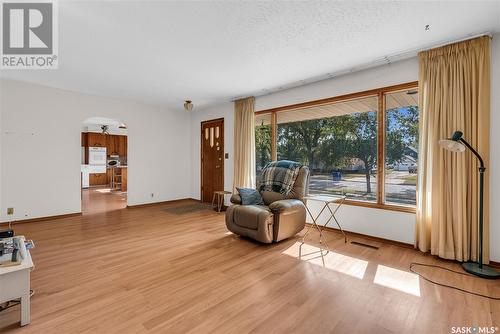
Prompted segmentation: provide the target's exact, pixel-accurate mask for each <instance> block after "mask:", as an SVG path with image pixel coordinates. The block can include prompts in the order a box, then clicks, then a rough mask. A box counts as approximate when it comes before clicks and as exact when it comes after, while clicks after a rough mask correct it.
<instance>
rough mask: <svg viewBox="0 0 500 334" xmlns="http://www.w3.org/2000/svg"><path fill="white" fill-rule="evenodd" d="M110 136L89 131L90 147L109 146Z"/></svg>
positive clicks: (88, 141) (88, 140)
mask: <svg viewBox="0 0 500 334" xmlns="http://www.w3.org/2000/svg"><path fill="white" fill-rule="evenodd" d="M107 137H108V136H107V135H103V134H100V133H95V132H87V144H88V147H107V144H108V138H107Z"/></svg>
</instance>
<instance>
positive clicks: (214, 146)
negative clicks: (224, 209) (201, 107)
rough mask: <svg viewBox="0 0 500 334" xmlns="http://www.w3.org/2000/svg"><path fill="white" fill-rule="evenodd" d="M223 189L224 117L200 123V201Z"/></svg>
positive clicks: (209, 200) (207, 200)
mask: <svg viewBox="0 0 500 334" xmlns="http://www.w3.org/2000/svg"><path fill="white" fill-rule="evenodd" d="M219 190H224V119H223V118H220V119H214V120H211V121H206V122H202V123H201V201H202V202H211V201H212V197H213V194H214V191H219Z"/></svg>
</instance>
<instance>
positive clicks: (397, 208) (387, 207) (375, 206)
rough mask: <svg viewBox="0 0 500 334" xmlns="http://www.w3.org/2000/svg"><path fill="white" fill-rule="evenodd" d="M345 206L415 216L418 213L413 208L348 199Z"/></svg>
mask: <svg viewBox="0 0 500 334" xmlns="http://www.w3.org/2000/svg"><path fill="white" fill-rule="evenodd" d="M344 204H346V205H352V206H362V207H365V208H373V209H380V210H389V211H398V212H406V213H413V214H415V213H416V212H417V209H416V208H415V207H412V206H402V205H393V204H380V203H374V202H361V201H353V200H348V199H346V200H345V201H344Z"/></svg>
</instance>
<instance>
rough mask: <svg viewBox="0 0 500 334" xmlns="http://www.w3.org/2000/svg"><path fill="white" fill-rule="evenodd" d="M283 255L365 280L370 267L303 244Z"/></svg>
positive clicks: (297, 244) (284, 252)
mask: <svg viewBox="0 0 500 334" xmlns="http://www.w3.org/2000/svg"><path fill="white" fill-rule="evenodd" d="M282 254H285V255H288V256H292V257H295V258H297V259H299V260H302V261H305V262H309V263H312V264H315V265H318V266H321V267H324V268H327V269H330V270H334V271H337V272H340V273H342V274H346V275H349V276H352V277H356V278H359V279H363V277H364V275H365V271H366V267H367V266H368V261H364V260H360V259H357V258H354V257H350V256H347V255H343V254H339V253H335V252H332V251H329V252H327V251H326V250H322V249H321V248H319V247H316V246H313V245H308V244H302V243H301V242H296V243H294V244H293V245H292V246H291V247H289V248H287V249H286V250H285V251H283V252H282Z"/></svg>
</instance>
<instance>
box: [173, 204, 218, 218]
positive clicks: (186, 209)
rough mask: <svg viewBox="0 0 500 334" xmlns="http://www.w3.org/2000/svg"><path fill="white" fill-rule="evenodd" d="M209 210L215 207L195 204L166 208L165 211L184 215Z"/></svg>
mask: <svg viewBox="0 0 500 334" xmlns="http://www.w3.org/2000/svg"><path fill="white" fill-rule="evenodd" d="M207 209H208V210H212V209H213V206H212V205H210V204H209V203H193V204H185V205H179V206H174V207H171V208H166V209H165V210H164V211H165V212H168V213H171V214H174V215H184V214H188V213H193V212H197V211H204V210H207Z"/></svg>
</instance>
